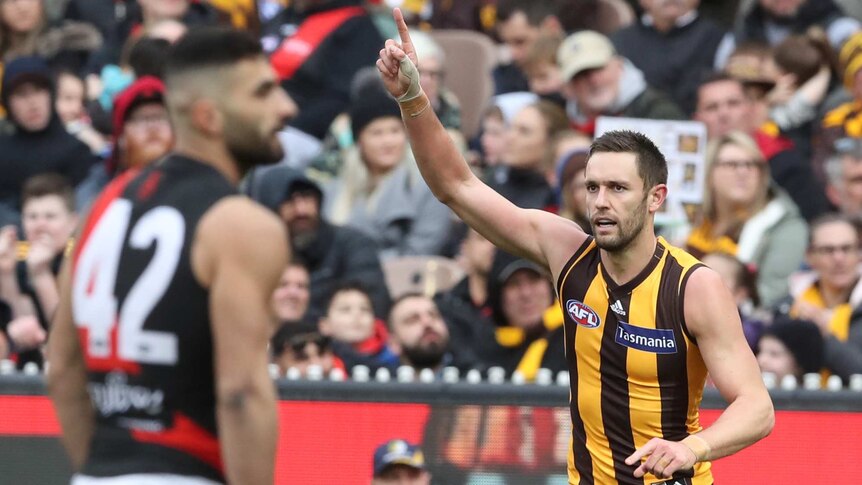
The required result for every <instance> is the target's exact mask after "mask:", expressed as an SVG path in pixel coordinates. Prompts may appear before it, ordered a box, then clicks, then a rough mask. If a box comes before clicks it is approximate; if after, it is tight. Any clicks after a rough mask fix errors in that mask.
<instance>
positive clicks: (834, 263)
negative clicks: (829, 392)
mask: <svg viewBox="0 0 862 485" xmlns="http://www.w3.org/2000/svg"><path fill="white" fill-rule="evenodd" d="M805 256H806V262H807V263H808V266H809V267H810V268H811V270H810V271H804V272H800V273H797V274H795V275H794V276H793V277H792V278H791V279H790V281H791V285H790V295H791V296H790V298H788V299H787V300H785V302H783V304H782V305H779V307H778V311H779V313H787V314H789V316H790V317H792V318H801V319H805V320H810V321H811V322H813V323H814V324H815V325H816V326H817V329H818V330H819V331H820V333H821V334H822V336H823V342H824V344H825V347H824V361H823V366H824V368H825V369H826V370H828V371H829V372H832V373H834V374H837V375H839V376H841V378H842V379H844V380H845V381H846V380H847V379H848V378H849V376H850V375H852V374H857V373H862V284H860V277H862V267H860V263H862V253H860V245H859V232H858V229H857V227H856V226H855V225H854V224H853V223H852V222H851V220H850V219H848V218H847V217H845V216H842V215H840V214H826V215H824V216H821V217H819V218H818V219H816V220H815V221H814V222H812V223H811V235H810V237H809V242H808V250H807V252H806V255H805Z"/></svg>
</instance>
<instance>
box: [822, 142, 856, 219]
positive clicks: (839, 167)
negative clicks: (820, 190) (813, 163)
mask: <svg viewBox="0 0 862 485" xmlns="http://www.w3.org/2000/svg"><path fill="white" fill-rule="evenodd" d="M825 172H826V184H827V185H826V195H827V196H828V197H829V200H830V201H831V202H832V204H833V205H834V206H835V207H837V208H838V210H839V211H840V212H841V213H842V214H844V215H845V216H847V217H849V218H851V219H853V220H855V221H862V138H842V139H840V140H838V141H836V142H835V154H834V155H833V156H832V157H830V158H829V159H828V160H827V161H826V167H825Z"/></svg>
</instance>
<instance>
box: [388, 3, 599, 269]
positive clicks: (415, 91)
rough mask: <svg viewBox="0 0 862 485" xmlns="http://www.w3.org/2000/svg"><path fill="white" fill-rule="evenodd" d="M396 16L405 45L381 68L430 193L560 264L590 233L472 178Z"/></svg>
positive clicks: (394, 46) (503, 243) (495, 238)
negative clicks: (421, 77)
mask: <svg viewBox="0 0 862 485" xmlns="http://www.w3.org/2000/svg"><path fill="white" fill-rule="evenodd" d="M393 16H394V18H395V22H396V24H397V26H398V32H399V35H400V37H401V43H400V44H399V43H398V42H395V41H394V40H391V39H390V40H387V41H386V44H385V46H384V48H383V49H381V50H380V59H378V60H377V68H378V69H379V70H380V73H381V77H382V78H383V82H384V84H385V85H386V88H387V89H388V90H389V92H390V93H391V94H392V95H393V96H394V97H395V98H396V99H397V100H398V102H399V104H400V105H401V113H402V117H403V119H404V124H405V126H406V127H407V132H408V134H409V136H410V146H411V148H412V149H413V154H414V155H415V157H416V161H417V163H418V164H419V170H420V171H421V173H422V177H423V178H425V181H426V183H427V184H428V186H429V187H430V188H431V191H432V192H434V195H435V196H436V197H437V198H438V199H440V201H442V202H443V203H445V204H446V205H448V206H449V207H451V208H452V210H453V211H455V213H456V214H457V215H458V217H460V218H461V219H462V220H463V221H464V222H466V223H467V224H468V225H469V226H470V227H472V228H474V229H475V230H476V231H477V232H479V233H480V234H482V235H483V236H485V238H487V239H488V240H489V241H491V242H493V243H494V244H495V245H496V246H498V247H500V248H502V249H504V250H506V251H508V252H510V253H513V254H517V255H519V256H523V257H525V258H528V259H530V260H532V261H535V262H537V263H539V264H541V265H543V266H551V267H558V266H561V265H562V263H563V262H565V260H566V259H568V257H569V256H571V253H572V251H574V249H576V248H577V247H578V246H580V245H581V244H582V243H583V241H584V240H585V239H586V237H587V236H586V234H584V232H583V231H581V230H580V228H579V227H578V225H577V224H575V223H574V222H571V221H568V220H566V219H563V218H561V217H558V216H555V215H553V214H550V213H547V212H543V211H538V210H528V209H520V208H518V207H516V206H515V205H514V204H512V203H511V202H509V201H508V200H506V199H505V198H503V197H502V196H501V195H499V194H498V193H497V192H495V191H494V190H493V189H491V188H490V187H488V186H487V185H485V184H484V183H482V181H480V180H479V179H478V178H477V177H476V176H475V175H473V173H472V172H471V171H470V168H469V167H468V166H467V162H466V161H465V160H464V158H463V157H462V156H461V154H460V153H459V152H458V150H457V148H456V147H455V145H454V144H453V143H452V140H451V139H450V137H449V135H448V134H447V133H446V129H445V128H444V127H443V125H442V124H441V123H440V120H438V119H437V116H436V115H435V114H434V110H433V109H432V108H431V107H430V103H429V101H428V98H427V97H426V96H425V93H424V92H423V91H422V88H421V86H420V85H419V72H418V71H417V69H416V65H417V63H418V61H417V59H416V53H415V50H414V49H413V43H412V42H411V40H410V33H409V32H408V30H407V25H406V24H405V23H404V18H403V16H402V15H401V11H400V10H399V9H397V8H396V9H394V11H393Z"/></svg>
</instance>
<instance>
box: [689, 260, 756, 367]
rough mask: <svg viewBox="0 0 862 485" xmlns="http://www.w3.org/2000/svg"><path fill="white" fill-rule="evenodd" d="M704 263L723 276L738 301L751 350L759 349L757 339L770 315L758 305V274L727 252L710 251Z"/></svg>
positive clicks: (744, 330) (740, 315)
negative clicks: (762, 312) (759, 311)
mask: <svg viewBox="0 0 862 485" xmlns="http://www.w3.org/2000/svg"><path fill="white" fill-rule="evenodd" d="M701 261H702V262H703V264H705V265H707V266H709V267H710V268H712V269H713V271H715V272H716V273H718V274H719V275H720V276H721V279H722V281H724V284H725V285H727V289H729V290H730V294H731V295H733V299H734V301H736V307H737V308H738V309H739V317H740V318H741V319H742V331H743V333H744V334H745V340H746V341H747V342H748V345H749V346H750V347H751V350H755V351H756V350H757V341H758V339H759V338H760V334H761V333H763V328H764V325H765V323H764V322H765V321H766V320H767V316H768V315H759V314H758V312H757V310H756V309H757V307H758V306H759V304H760V299H759V298H758V297H757V285H756V276H755V273H754V271H753V270H751V269H749V268H748V267H747V266H745V264H743V263H742V261H740V260H739V259H737V258H736V256H734V255H732V254H729V253H725V252H720V251H719V252H714V253H709V254H707V255H706V256H704V257H703V258H701Z"/></svg>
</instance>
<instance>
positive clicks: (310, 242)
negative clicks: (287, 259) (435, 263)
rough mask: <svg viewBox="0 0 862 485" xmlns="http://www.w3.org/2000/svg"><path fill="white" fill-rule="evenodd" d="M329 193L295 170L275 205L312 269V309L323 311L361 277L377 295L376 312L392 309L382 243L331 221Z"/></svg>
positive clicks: (372, 295) (312, 312) (316, 314)
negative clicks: (325, 210)
mask: <svg viewBox="0 0 862 485" xmlns="http://www.w3.org/2000/svg"><path fill="white" fill-rule="evenodd" d="M322 203H323V193H322V191H321V190H320V187H318V185H317V184H316V183H315V182H313V181H312V180H311V179H309V178H307V177H305V176H304V175H301V174H300V175H294V178H293V179H292V180H289V181H288V182H287V183H286V184H285V187H284V189H283V195H282V197H281V199H280V201H279V203H278V204H277V206H276V207H275V210H276V212H278V215H279V217H280V218H281V220H282V221H283V222H284V225H285V226H286V227H287V229H288V234H289V235H290V246H291V249H292V250H293V254H294V257H296V258H297V260H298V261H301V262H302V263H303V264H304V265H305V266H306V267H307V268H308V272H309V274H310V286H311V297H310V299H311V302H310V307H309V314H310V315H311V316H314V317H319V316H321V314H322V313H323V311H324V310H325V309H326V302H327V299H328V298H329V297H330V296H331V295H332V292H333V291H334V289H335V288H336V287H338V286H339V285H342V284H344V283H347V282H354V283H361V284H362V285H363V287H364V288H365V290H366V291H367V292H368V296H369V298H371V302H372V305H373V307H374V314H375V315H376V316H377V317H378V318H385V317H386V315H388V314H389V303H390V302H389V290H388V289H387V287H386V282H385V281H384V278H383V268H382V267H381V266H380V260H379V258H378V256H377V245H376V243H375V242H374V241H373V240H372V239H371V238H370V237H369V236H367V235H366V234H365V233H363V232H362V231H360V230H358V229H356V228H353V227H342V226H335V225H333V224H330V223H329V222H328V221H327V220H326V219H325V218H323V217H321V214H320V208H321V206H322Z"/></svg>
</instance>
